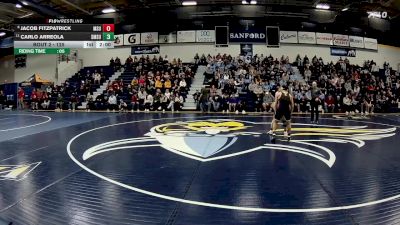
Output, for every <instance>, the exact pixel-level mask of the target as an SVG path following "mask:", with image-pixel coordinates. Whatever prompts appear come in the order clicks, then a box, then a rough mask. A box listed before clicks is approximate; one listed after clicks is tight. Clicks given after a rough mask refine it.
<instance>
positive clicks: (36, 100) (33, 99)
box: [31, 88, 39, 110]
mask: <svg viewBox="0 0 400 225" xmlns="http://www.w3.org/2000/svg"><path fill="white" fill-rule="evenodd" d="M31 109H32V110H38V109H39V98H38V95H37V90H36V88H35V89H33V90H32V92H31Z"/></svg>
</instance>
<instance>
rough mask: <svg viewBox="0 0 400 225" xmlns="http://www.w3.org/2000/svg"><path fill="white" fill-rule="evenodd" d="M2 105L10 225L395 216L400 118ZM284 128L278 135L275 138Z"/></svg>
mask: <svg viewBox="0 0 400 225" xmlns="http://www.w3.org/2000/svg"><path fill="white" fill-rule="evenodd" d="M270 121H271V117H270V115H234V114H232V115H223V114H212V115H207V114H196V113H193V114H189V113H176V114H170V113H168V114H158V113H147V114H145V113H123V114H119V113H81V112H76V113H69V112H64V113H46V112H40V113H39V112H36V113H31V112H1V113H0V142H1V143H0V161H1V162H0V183H1V185H0V218H1V219H2V220H4V221H8V222H9V221H11V222H13V225H30V224H33V225H45V224H48V225H58V224H60V225H61V224H62V225H65V224H82V225H83V224H84V225H89V224H96V225H100V224H134V225H144V224H147V225H150V224H160V225H161V224H162V225H178V224H179V225H189V224H196V225H200V224H202V225H208V224H210V225H211V224H212V225H215V224H218V225H219V224H221V225H225V224H226V225H241V224H243V225H244V224H246V225H247V224H249V225H253V224H254V225H260V224H274V225H290V224H304V225H305V224H307V225H310V224H315V225H323V224H332V225H338V224H340V225H346V224H353V225H354V224H361V225H364V224H400V164H399V163H398V162H399V161H400V152H399V150H400V148H399V146H400V139H399V128H400V117H399V116H397V115H375V116H373V117H370V118H358V117H356V118H353V119H346V118H342V117H340V116H339V117H332V116H330V115H324V116H323V118H321V119H320V123H319V124H318V125H311V124H309V119H308V117H304V116H303V117H302V116H295V117H294V118H293V131H292V140H291V141H290V142H287V141H286V140H285V139H284V138H283V137H282V136H281V135H278V140H277V142H276V143H274V144H273V143H271V142H270V139H269V136H268V135H267V134H266V131H267V130H268V129H269V124H270ZM281 133H282V130H280V131H279V134H281Z"/></svg>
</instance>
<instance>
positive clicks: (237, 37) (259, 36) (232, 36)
mask: <svg viewBox="0 0 400 225" xmlns="http://www.w3.org/2000/svg"><path fill="white" fill-rule="evenodd" d="M265 32H266V30H265V29H264V30H263V29H252V30H230V31H229V42H236V43H237V42H240V43H267V37H266V35H265Z"/></svg>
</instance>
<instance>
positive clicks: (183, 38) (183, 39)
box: [177, 30, 196, 43]
mask: <svg viewBox="0 0 400 225" xmlns="http://www.w3.org/2000/svg"><path fill="white" fill-rule="evenodd" d="M177 41H178V43H193V42H196V31H195V30H182V31H178V35H177Z"/></svg>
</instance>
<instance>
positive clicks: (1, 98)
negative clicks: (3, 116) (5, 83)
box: [0, 90, 7, 110]
mask: <svg viewBox="0 0 400 225" xmlns="http://www.w3.org/2000/svg"><path fill="white" fill-rule="evenodd" d="M6 103H7V98H6V96H5V95H4V92H3V90H0V110H3V109H4V107H5V105H6Z"/></svg>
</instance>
